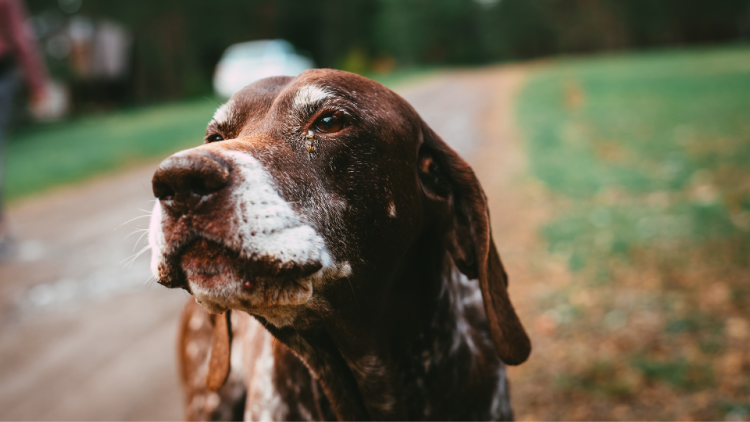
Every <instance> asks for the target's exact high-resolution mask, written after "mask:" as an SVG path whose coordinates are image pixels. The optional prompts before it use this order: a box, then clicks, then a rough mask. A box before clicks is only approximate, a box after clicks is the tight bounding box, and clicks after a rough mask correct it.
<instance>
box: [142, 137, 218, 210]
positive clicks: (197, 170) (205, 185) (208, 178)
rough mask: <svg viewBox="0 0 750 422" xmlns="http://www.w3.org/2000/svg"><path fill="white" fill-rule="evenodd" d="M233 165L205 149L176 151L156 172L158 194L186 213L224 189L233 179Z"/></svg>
mask: <svg viewBox="0 0 750 422" xmlns="http://www.w3.org/2000/svg"><path fill="white" fill-rule="evenodd" d="M229 172H230V171H229V166H228V165H227V164H226V163H224V162H223V161H222V160H220V159H219V158H217V157H215V156H213V155H211V154H208V153H206V152H202V151H196V152H191V153H188V154H180V155H173V156H171V157H169V158H167V159H166V160H164V161H162V163H161V164H159V167H158V168H157V169H156V172H155V173H154V178H153V180H152V182H151V183H152V187H153V190H154V196H156V197H157V198H159V200H160V201H162V203H163V204H164V205H165V206H166V207H167V208H168V209H170V210H172V211H175V212H179V213H186V212H188V211H190V210H195V209H196V208H197V207H198V206H199V205H200V204H201V203H202V202H203V200H204V199H205V198H206V197H208V196H210V195H211V194H213V193H215V192H218V191H220V190H221V189H222V188H223V187H224V186H225V185H226V184H227V181H228V180H229Z"/></svg>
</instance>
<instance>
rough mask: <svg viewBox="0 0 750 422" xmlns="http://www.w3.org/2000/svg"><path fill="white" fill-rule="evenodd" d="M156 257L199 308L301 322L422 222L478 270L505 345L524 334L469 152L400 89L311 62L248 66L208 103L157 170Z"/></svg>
mask: <svg viewBox="0 0 750 422" xmlns="http://www.w3.org/2000/svg"><path fill="white" fill-rule="evenodd" d="M153 189H154V194H155V195H156V197H158V198H159V200H158V201H157V203H156V205H155V207H154V210H153V215H152V220H151V232H150V238H149V239H150V244H151V247H152V248H153V255H152V271H153V272H154V275H155V277H156V279H157V281H158V282H159V283H161V284H163V285H165V286H168V287H182V288H184V289H187V290H188V291H190V292H191V293H192V294H193V295H194V296H195V298H196V300H197V301H198V302H199V303H201V304H202V305H203V306H204V307H205V308H206V309H207V310H208V311H210V312H212V313H221V312H224V311H226V310H230V309H238V310H243V311H246V312H248V313H250V314H254V315H257V316H260V317H262V318H265V320H266V321H268V322H269V323H270V324H273V325H274V326H277V327H282V326H286V325H290V324H294V325H295V326H299V325H300V324H301V325H304V324H306V323H310V321H311V320H314V317H313V315H314V314H315V313H316V312H319V311H320V310H321V309H325V308H326V307H327V306H330V303H331V301H330V300H329V299H330V297H331V296H332V295H335V294H337V293H336V292H341V291H342V289H345V290H346V291H347V292H351V290H349V289H361V291H363V292H366V294H372V295H377V294H378V293H377V292H378V291H383V290H386V288H387V286H384V284H385V283H387V280H390V279H393V278H394V272H396V271H397V269H398V268H399V266H402V265H403V260H404V257H405V255H406V254H407V251H408V250H409V249H410V247H412V245H413V244H414V243H415V242H416V241H417V239H419V238H420V237H421V236H423V234H424V233H425V231H431V232H436V233H438V234H439V236H438V237H439V239H440V242H442V244H443V245H444V249H445V250H447V251H448V252H449V253H450V255H451V257H452V259H453V262H454V263H455V264H456V266H457V267H458V268H459V270H460V271H461V272H463V273H464V274H466V275H467V276H469V277H470V278H479V280H480V286H481V289H482V294H483V297H484V301H485V309H486V311H487V313H488V315H487V316H488V320H489V322H490V328H491V331H492V335H493V338H494V340H495V343H496V346H497V349H498V352H499V354H500V357H501V358H502V359H503V360H504V361H505V362H506V363H511V364H512V363H520V362H522V361H524V360H525V359H526V357H527V355H528V353H529V350H530V349H529V348H530V346H529V341H528V338H527V337H526V334H525V332H524V330H523V327H522V326H521V324H520V322H519V320H518V318H517V316H516V314H515V312H514V311H513V307H512V305H511V304H510V301H509V299H508V295H507V291H506V283H507V281H506V277H505V273H504V270H503V268H502V264H501V263H500V259H499V257H498V255H497V252H496V251H495V248H494V245H493V242H492V238H491V234H490V225H489V215H488V209H487V202H486V199H485V197H484V194H483V192H482V189H481V187H480V185H479V183H478V181H477V179H476V177H475V176H474V173H473V172H472V170H471V168H470V167H469V166H468V165H467V164H466V163H465V162H464V161H463V160H462V159H461V158H460V157H459V156H458V155H457V154H456V153H455V152H454V151H453V150H452V149H451V148H449V147H448V146H447V145H446V144H445V143H444V142H443V141H442V140H441V139H440V138H439V137H438V136H437V135H435V134H434V133H433V132H432V131H431V130H430V129H429V128H428V127H427V126H426V125H425V124H424V122H423V121H422V120H421V119H420V118H419V116H418V115H417V113H416V112H415V111H414V110H413V109H412V108H411V106H409V105H408V104H407V103H406V102H405V101H404V100H403V99H402V98H401V97H399V96H398V95H396V94H394V93H393V92H391V91H390V90H388V89H387V88H385V87H383V86H382V85H380V84H378V83H376V82H373V81H371V80H368V79H366V78H363V77H360V76H357V75H354V74H350V73H346V72H341V71H334V70H310V71H307V72H304V73H302V74H301V75H299V76H298V77H296V78H291V77H277V78H269V79H264V80H261V81H258V82H255V83H253V84H251V85H249V86H247V87H246V88H244V89H243V90H241V91H239V92H238V93H236V94H235V95H234V96H233V97H232V98H231V99H230V100H229V102H227V103H226V104H225V105H223V106H222V107H221V108H219V109H218V111H217V112H216V114H215V115H214V118H213V120H211V122H210V123H209V125H208V129H207V131H206V137H205V145H202V146H199V147H196V148H193V149H189V150H186V151H182V152H180V153H177V154H175V155H173V156H171V157H169V158H167V159H166V160H165V161H164V162H162V163H161V165H160V166H159V168H158V169H157V171H156V173H155V175H154V178H153Z"/></svg>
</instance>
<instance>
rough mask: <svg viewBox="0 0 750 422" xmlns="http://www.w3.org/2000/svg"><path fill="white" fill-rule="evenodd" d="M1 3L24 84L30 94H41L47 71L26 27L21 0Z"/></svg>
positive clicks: (25, 15) (25, 16) (25, 17)
mask: <svg viewBox="0 0 750 422" xmlns="http://www.w3.org/2000/svg"><path fill="white" fill-rule="evenodd" d="M3 3H5V6H6V10H5V11H6V12H7V23H8V26H9V28H8V29H9V34H10V36H11V37H12V38H13V39H12V41H11V42H12V44H13V48H14V49H15V54H16V58H17V59H18V62H19V63H20V64H21V67H22V68H23V73H24V76H25V78H26V84H27V85H28V87H29V90H30V91H31V93H32V94H38V93H41V92H43V90H44V86H45V83H46V81H47V69H46V68H45V66H44V63H43V62H42V60H41V58H40V56H39V53H38V51H37V49H36V44H35V42H34V40H33V39H32V38H31V36H30V34H29V28H27V26H26V20H27V17H28V15H27V13H26V10H25V8H24V6H23V4H21V0H6V1H0V5H2V4H3Z"/></svg>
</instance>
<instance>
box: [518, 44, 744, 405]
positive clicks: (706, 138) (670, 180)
mask: <svg viewBox="0 0 750 422" xmlns="http://www.w3.org/2000/svg"><path fill="white" fill-rule="evenodd" d="M517 119H518V122H519V124H520V126H521V128H522V132H523V134H524V135H525V142H526V144H525V145H526V149H527V153H528V156H529V165H530V170H531V173H532V175H533V176H534V177H536V178H538V179H539V180H541V181H542V182H543V183H544V184H545V185H546V186H547V187H548V189H549V190H550V191H551V192H552V193H553V194H554V196H555V198H556V201H557V202H556V203H557V204H558V205H559V209H558V210H557V212H556V213H555V215H554V217H553V218H552V219H551V221H549V222H548V224H546V225H545V226H544V227H542V228H541V232H542V235H543V238H544V239H545V240H546V241H547V242H548V244H549V250H550V252H551V253H552V254H553V255H555V256H558V257H560V258H561V259H564V260H565V261H566V262H567V265H568V268H569V269H570V270H571V271H572V272H573V274H574V277H573V279H574V281H573V282H572V283H571V285H569V286H565V287H561V288H551V289H550V291H549V293H548V295H547V296H546V297H545V298H543V299H541V301H540V306H541V307H542V308H543V309H546V310H548V311H550V312H551V314H552V315H558V316H560V318H558V319H559V321H560V323H561V325H562V326H563V327H567V330H568V331H567V334H564V333H566V331H565V329H563V330H562V331H561V333H562V334H559V335H561V336H567V337H566V338H568V339H572V338H578V339H579V340H578V341H580V342H590V343H589V347H591V344H608V343H607V342H608V341H610V342H612V344H615V346H612V347H613V348H614V350H616V352H613V353H611V354H607V353H594V351H595V350H596V348H592V349H590V351H591V352H592V355H591V356H590V362H589V364H588V365H583V366H579V367H577V368H576V369H570V370H569V371H567V372H566V371H561V372H562V373H561V374H560V375H559V376H558V384H557V385H558V386H559V387H560V388H561V389H562V390H564V391H566V394H571V395H573V394H576V393H575V392H576V391H577V392H578V394H584V395H585V394H594V395H597V397H606V398H607V399H608V400H612V403H613V406H614V404H616V403H618V402H628V400H630V401H634V400H636V399H637V397H638V395H639V394H646V393H644V391H645V390H648V389H651V390H648V391H657V392H656V393H653V394H657V395H658V394H660V393H658V391H662V390H663V391H671V392H672V393H673V394H674V396H675V397H677V399H676V400H681V399H686V400H687V401H688V402H690V403H691V404H690V405H689V406H688V405H684V404H683V409H682V410H679V409H675V408H673V407H669V406H665V407H664V408H663V409H662V413H660V414H654V415H650V416H649V419H653V418H656V419H658V418H667V419H674V418H684V417H694V418H708V419H714V418H722V419H723V418H724V417H727V418H729V417H733V418H734V417H738V415H739V416H742V415H744V417H748V416H750V354H748V352H747V350H748V344H750V329H749V328H748V321H750V278H748V277H750V276H749V275H748V274H750V46H747V45H745V46H731V47H721V48H701V49H691V50H676V51H674V50H673V51H653V52H647V53H639V54H623V55H615V56H601V57H595V58H586V59H573V58H571V59H565V60H558V61H555V62H554V63H552V64H551V65H549V66H545V67H542V68H539V69H538V70H536V71H535V72H534V74H533V75H532V76H531V78H530V80H529V82H528V83H527V85H526V87H525V88H524V89H523V91H522V93H521V94H520V98H519V100H518V104H517ZM583 291H585V292H586V293H585V294H582V293H581V292H583ZM586 294H590V295H593V297H595V298H596V299H595V300H593V301H592V300H588V299H586V300H582V299H581V297H583V296H585V295H586ZM644 315H649V316H648V318H652V325H650V326H649V327H650V328H649V329H644V328H643V327H642V326H639V325H638V324H637V323H635V322H634V321H640V320H641V319H644V318H646V316H644ZM563 316H564V317H563ZM649 330H650V331H649ZM634 339H635V340H634ZM638 339H640V340H638ZM583 350H586V349H585V347H584V349H583ZM727 362H735V363H731V365H734V366H733V367H732V368H733V369H731V370H727V368H728V366H727V365H730V364H729V363H727ZM736 362H740V363H736ZM731 365H730V366H731ZM623 380H626V381H623ZM664 394H667V393H664ZM700 394H703V396H700V397H702V398H700V397H698V396H697V395H700ZM706 397H709V398H708V399H706ZM693 399H695V400H693ZM665 400H666V399H665ZM694 403H701V404H700V405H698V404H695V405H694ZM680 412H682V413H680ZM743 412H744V413H743ZM597 416H598V418H608V417H616V415H615V416H613V415H597ZM631 417H634V418H636V419H637V418H639V417H643V416H637V415H636V416H632V414H631Z"/></svg>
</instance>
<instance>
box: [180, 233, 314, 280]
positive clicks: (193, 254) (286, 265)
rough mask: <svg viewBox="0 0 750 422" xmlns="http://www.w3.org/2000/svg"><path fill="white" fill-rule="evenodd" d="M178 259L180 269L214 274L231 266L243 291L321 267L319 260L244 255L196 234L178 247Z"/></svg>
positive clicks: (303, 274)
mask: <svg viewBox="0 0 750 422" xmlns="http://www.w3.org/2000/svg"><path fill="white" fill-rule="evenodd" d="M176 255H177V258H178V259H177V262H179V263H180V265H181V267H182V269H183V270H187V269H188V268H189V269H190V270H191V272H193V273H194V274H200V275H203V276H209V277H216V276H220V275H221V274H222V273H223V272H225V271H228V270H232V271H234V272H235V274H236V275H237V276H239V278H240V279H241V280H242V288H243V290H245V291H249V290H252V289H253V288H254V287H255V286H256V285H257V284H259V283H263V282H272V281H274V280H276V281H292V280H297V279H301V278H306V277H308V276H311V275H313V274H314V273H316V272H317V271H318V270H320V269H321V268H322V267H323V265H322V263H320V262H318V261H314V262H308V263H296V262H281V261H280V260H278V259H276V258H274V257H273V256H269V255H260V256H252V257H249V258H248V257H244V256H242V255H241V254H240V253H239V252H238V251H236V250H234V249H232V248H231V247H229V246H227V245H226V244H224V243H222V242H217V241H215V240H213V239H208V238H206V237H203V236H196V237H195V238H193V239H191V240H190V241H188V242H186V243H185V244H184V246H183V247H181V248H179V251H178V253H177V254H176Z"/></svg>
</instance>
